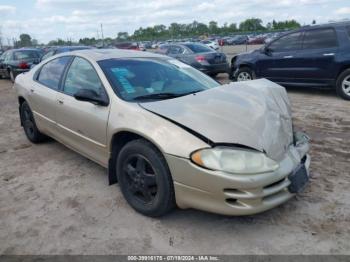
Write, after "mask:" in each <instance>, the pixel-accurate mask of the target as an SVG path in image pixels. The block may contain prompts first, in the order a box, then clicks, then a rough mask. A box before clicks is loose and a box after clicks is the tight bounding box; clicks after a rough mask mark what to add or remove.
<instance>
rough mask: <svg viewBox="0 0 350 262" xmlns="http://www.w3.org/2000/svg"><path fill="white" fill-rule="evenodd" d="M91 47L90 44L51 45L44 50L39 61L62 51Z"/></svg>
mask: <svg viewBox="0 0 350 262" xmlns="http://www.w3.org/2000/svg"><path fill="white" fill-rule="evenodd" d="M92 48H93V47H90V46H57V47H51V48H49V49H47V50H46V53H45V54H44V55H43V56H42V58H41V61H43V60H45V59H47V58H49V57H51V56H54V55H57V54H60V53H64V52H71V51H76V50H84V49H92Z"/></svg>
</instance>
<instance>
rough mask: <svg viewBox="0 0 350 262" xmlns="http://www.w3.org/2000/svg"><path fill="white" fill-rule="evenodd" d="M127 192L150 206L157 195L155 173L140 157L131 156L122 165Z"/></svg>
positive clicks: (149, 164)
mask: <svg viewBox="0 0 350 262" xmlns="http://www.w3.org/2000/svg"><path fill="white" fill-rule="evenodd" d="M123 173H124V174H123V176H124V177H125V178H126V181H127V188H126V189H127V191H128V193H129V194H130V195H131V196H132V197H133V198H135V200H137V201H139V202H141V203H142V204H144V205H147V204H151V203H152V202H153V201H154V199H155V198H156V195H157V181H156V173H155V171H154V168H153V166H152V164H151V163H150V162H149V161H148V160H147V159H146V158H145V157H143V156H142V155H140V154H136V155H131V156H129V157H128V158H127V160H126V161H125V162H124V165H123Z"/></svg>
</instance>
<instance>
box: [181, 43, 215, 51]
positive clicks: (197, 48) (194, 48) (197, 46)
mask: <svg viewBox="0 0 350 262" xmlns="http://www.w3.org/2000/svg"><path fill="white" fill-rule="evenodd" d="M185 46H186V47H188V48H189V49H191V51H192V52H193V53H206V52H213V49H211V48H209V47H207V46H205V45H200V44H185Z"/></svg>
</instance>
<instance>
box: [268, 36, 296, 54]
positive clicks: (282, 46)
mask: <svg viewBox="0 0 350 262" xmlns="http://www.w3.org/2000/svg"><path fill="white" fill-rule="evenodd" d="M300 38H301V33H300V32H296V33H291V34H289V35H285V36H282V37H281V38H279V39H277V40H276V41H274V42H272V43H271V44H270V45H269V46H268V47H269V49H270V50H271V51H273V52H284V51H290V50H298V49H300V48H301V39H300Z"/></svg>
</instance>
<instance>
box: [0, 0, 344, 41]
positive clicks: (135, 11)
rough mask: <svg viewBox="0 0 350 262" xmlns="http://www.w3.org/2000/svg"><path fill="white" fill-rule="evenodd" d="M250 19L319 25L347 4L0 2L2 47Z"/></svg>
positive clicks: (316, 0)
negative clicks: (17, 41) (26, 40)
mask: <svg viewBox="0 0 350 262" xmlns="http://www.w3.org/2000/svg"><path fill="white" fill-rule="evenodd" d="M251 17H258V18H261V19H262V20H263V22H264V24H266V23H267V22H270V21H272V20H273V19H275V20H277V21H279V20H286V19H296V20H297V21H299V22H300V23H301V24H310V23H311V22H312V20H314V19H315V20H316V22H317V23H325V22H329V21H332V20H342V19H347V18H350V1H349V0H328V1H327V0H277V1H276V0H0V29H1V32H2V38H3V42H4V43H5V44H7V41H8V39H12V38H18V37H19V35H20V34H21V33H28V34H30V35H31V36H32V37H33V38H35V39H37V40H38V41H39V42H40V43H47V42H48V41H49V40H52V39H57V38H62V39H65V40H66V39H72V40H79V38H82V37H97V36H98V35H100V31H99V30H100V24H101V23H102V24H103V31H104V36H105V37H113V38H115V37H116V36H117V34H118V32H121V31H123V32H124V31H126V32H128V33H129V34H132V33H133V32H134V30H135V29H138V28H139V27H147V26H153V25H155V24H164V25H167V26H168V25H169V24H170V23H172V22H177V23H190V22H192V21H193V20H196V21H198V22H204V23H208V22H209V21H211V20H214V21H217V22H218V23H219V25H223V24H224V23H225V22H227V23H229V24H230V23H237V24H239V22H241V21H243V20H245V19H247V18H251Z"/></svg>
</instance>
